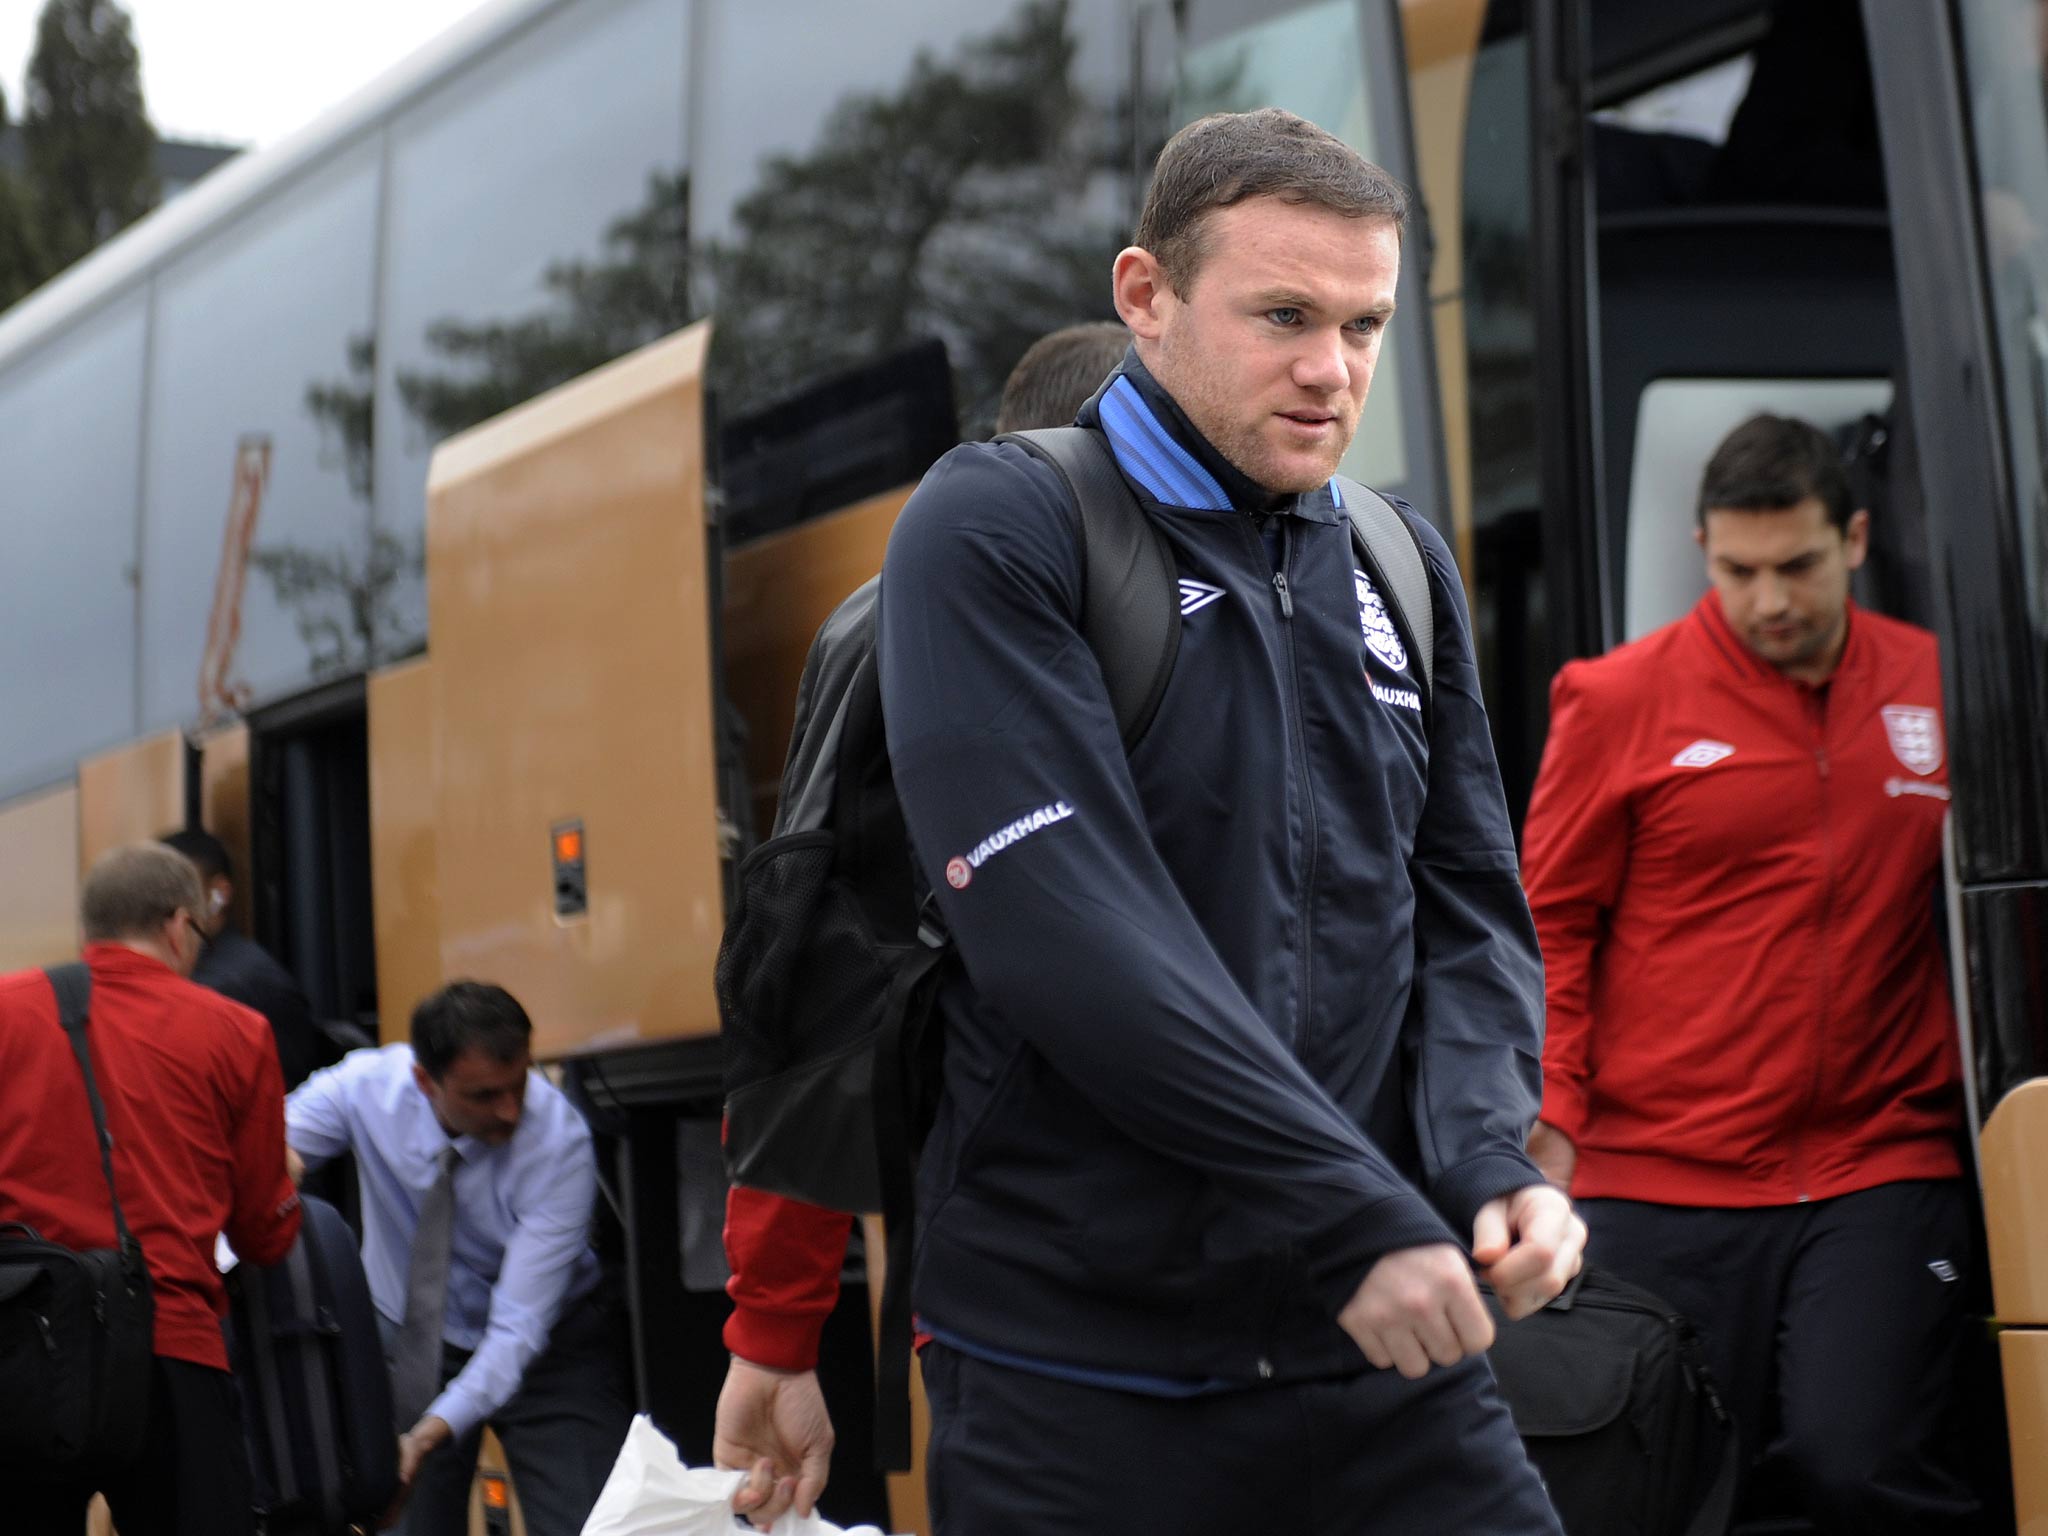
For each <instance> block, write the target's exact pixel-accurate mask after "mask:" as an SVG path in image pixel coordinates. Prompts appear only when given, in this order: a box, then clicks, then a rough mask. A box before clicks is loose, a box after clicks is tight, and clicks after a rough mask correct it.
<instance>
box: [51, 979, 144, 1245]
mask: <svg viewBox="0 0 2048 1536" xmlns="http://www.w3.org/2000/svg"><path fill="white" fill-rule="evenodd" d="M43 975H44V976H45V977H47V978H48V979H49V983H50V990H51V991H52V992H54V993H56V994H57V1022H58V1023H60V1024H62V1025H63V1026H64V1033H65V1034H67V1035H69V1036H70V1037H71V1054H72V1055H74V1056H76V1057H77V1058H78V1070H79V1071H80V1072H81V1073H83V1074H84V1076H85V1097H86V1101H87V1102H88V1103H90V1104H91V1105H92V1126H93V1130H94V1131H96V1132H97V1133H98V1135H99V1144H100V1172H102V1173H104V1174H105V1175H106V1176H107V1195H108V1197H109V1198H110V1199H112V1201H113V1202H114V1230H115V1231H117V1232H119V1233H120V1234H121V1258H122V1260H123V1261H124V1262H125V1263H128V1264H131V1265H139V1264H140V1263H141V1262H142V1245H141V1244H140V1243H138V1242H136V1241H135V1234H134V1233H132V1232H130V1231H129V1230H128V1218H127V1217H126V1216H125V1215H124V1214H122V1211H121V1193H120V1191H119V1190H117V1189H115V1188H114V1138H113V1136H112V1135H110V1134H109V1133H108V1131H107V1107H106V1105H104V1104H102V1103H101V1102H100V1085H99V1083H98V1081H97V1080H96V1079H95V1078H94V1077H93V1075H92V1052H91V1051H90V1050H88V1049H87V1048H86V1042H85V1023H86V1019H87V1018H88V1016H89V1015H90V1013H91V1010H92V972H91V971H89V970H87V969H86V968H85V966H84V965H83V964H82V963H80V962H79V961H76V960H74V961H72V962H71V963H70V964H69V965H52V966H46V967H44V969H43Z"/></svg>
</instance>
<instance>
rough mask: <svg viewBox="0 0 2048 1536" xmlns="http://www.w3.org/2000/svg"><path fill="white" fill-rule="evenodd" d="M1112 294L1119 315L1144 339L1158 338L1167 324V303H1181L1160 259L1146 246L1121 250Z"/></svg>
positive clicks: (1112, 278)
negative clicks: (1160, 263)
mask: <svg viewBox="0 0 2048 1536" xmlns="http://www.w3.org/2000/svg"><path fill="white" fill-rule="evenodd" d="M1110 296H1111V298H1112V299H1114V301H1115V303H1116V312H1117V316H1118V318H1120V319H1121V320H1122V321H1123V323H1124V324H1125V325H1127V326H1129V327H1130V331H1131V334H1132V335H1133V336H1135V337H1137V338H1138V339H1139V340H1140V341H1157V340H1158V339H1159V333H1160V332H1161V331H1162V330H1164V329H1165V327H1166V311H1167V306H1168V305H1170V304H1173V303H1175V302H1177V300H1176V299H1175V298H1174V294H1173V289H1172V288H1171V287H1169V286H1168V284H1167V281H1166V273H1165V272H1164V271H1162V270H1161V269H1160V266H1159V259H1158V258H1157V257H1156V256H1154V255H1153V254H1152V253H1151V252H1150V251H1148V250H1146V249H1145V248H1144V247H1143V246H1142V245H1127V246H1125V247H1124V248H1123V249H1122V250H1121V251H1119V252H1117V257H1116V265H1115V266H1114V267H1112V268H1111V269H1110Z"/></svg>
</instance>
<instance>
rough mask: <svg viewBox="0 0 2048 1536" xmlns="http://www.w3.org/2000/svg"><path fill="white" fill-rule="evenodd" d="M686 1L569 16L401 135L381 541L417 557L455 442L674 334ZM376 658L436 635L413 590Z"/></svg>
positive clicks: (507, 48) (385, 321)
mask: <svg viewBox="0 0 2048 1536" xmlns="http://www.w3.org/2000/svg"><path fill="white" fill-rule="evenodd" d="M690 11H691V6H690V4H689V3H688V0H610V3H605V4H585V5H576V6H568V7H558V8H557V9H556V11H555V14H553V15H551V16H548V17H546V18H545V19H543V20H541V21H540V22H538V23H537V24H536V25H535V26H534V27H532V28H531V29H530V30H528V31H526V32H524V33H522V34H521V35H519V36H517V37H516V38H514V39H513V40H511V41H510V42H508V43H506V44H505V45H504V46H503V47H501V48H500V49H498V50H497V51H496V52H494V53H493V54H492V55H491V56H489V57H488V58H486V59H483V60H481V61H479V62H477V63H476V64H474V65H473V66H471V67H470V68H468V69H467V70H465V72H464V73H463V74H462V75H461V76H460V77H458V78H456V79H455V80H452V81H450V82H449V83H448V84H447V85H446V86H444V87H442V88H441V89H439V90H437V91H436V92H435V93H434V94H433V95H432V96H431V97H429V98H427V99H426V100H424V101H422V102H420V103H419V104H418V105H417V106H415V107H414V108H412V109H411V110H409V111H408V112H406V113H404V114H402V115H400V116H399V117H398V118H396V119H395V120H394V121H393V123H392V125H391V128H390V130H389V142H390V156H389V165H390V170H389V179H388V185H387V189H386V199H385V208H386V213H385V218H386V236H385V239H386V251H387V259H386V265H385V281H384V292H383V297H382V314H381V326H380V328H379V330H378V332H377V336H376V342H375V346H374V349H373V351H372V353H371V354H370V355H369V356H368V358H367V361H368V362H369V364H370V367H371V369H372V371H373V373H374V378H375V388H374V391H373V395H374V401H375V415H374V421H373V423H372V430H371V432H370V438H371V442H372V445H373V447H372V454H373V475H372V478H373V480H374V486H375V500H376V519H375V527H376V530H377V533H378V535H380V536H381V537H383V538H384V539H385V540H386V541H387V542H386V547H387V548H389V547H394V544H395V547H396V548H399V549H404V550H409V549H411V548H412V547H414V545H415V543H416V541H417V540H418V539H419V538H420V535H421V532H422V530H423V528H424V526H425V521H426V480H427V466H428V463H429V460H430V459H431V457H432V454H433V450H434V448H435V446H436V445H437V444H439V443H440V442H441V440H442V439H443V438H445V437H447V436H448V435H449V434H450V433H452V432H455V431H459V430H461V429H462V428H465V427H468V426H471V425H473V424H474V423H476V422H478V421H482V420H484V419H486V418H487V417H490V416H492V415H495V414H496V413H497V412H499V411H502V410H505V409H508V408H509V407H511V406H514V405H518V404H520V403H522V402H524V401H526V400H529V399H531V398H532V397H533V396H535V395H537V394H539V393H541V392H542V391H544V390H546V389H548V388H550V387H552V386H554V385H556V384H560V383H563V382H565V381H566V380H568V379H571V378H574V377H576V376H577V375H579V374H582V373H586V372H588V371H589V370H590V369H592V368H596V367H598V366H600V365H602V364H604V363H607V362H610V361H611V360H612V359H614V358H616V357H619V356H621V355H622V354H624V353H626V352H629V351H631V350H633V349H634V348H635V347H638V346H640V345H642V344H643V343H645V342H648V341H652V340H654V339H655V338H656V337H658V336H660V335H662V334H664V333H665V332H667V331H669V330H672V329H674V328H675V326H676V325H677V324H679V323H680V320H681V314H680V307H681V306H680V304H679V302H678V297H679V289H680V277H679V269H680V265H681V262H682V250H683V238H684V236H683V230H682V227H681V219H680V216H679V213H680V209H681V208H682V206H683V202H684V198H685V195H686V194H685V192H684V187H685V177H684V173H683V170H682V167H683V164H684V131H685V124H686V122H687V120H688V113H687V99H686V98H687V89H686V85H687V81H688V79H689V75H690V70H689V35H690ZM391 630H392V633H391V637H390V638H389V640H387V641H386V642H384V644H383V645H382V647H381V650H382V654H381V655H380V656H379V658H378V659H379V660H386V659H389V658H390V657H391V656H393V655H399V654H403V653H404V652H405V651H406V650H409V649H413V648H416V647H417V646H418V645H419V644H420V642H421V641H422V640H423V639H424V637H425V634H426V611H425V592H424V587H416V586H413V585H412V584H409V583H401V584H400V585H399V587H398V589H397V590H396V593H395V595H394V612H393V615H392V619H391Z"/></svg>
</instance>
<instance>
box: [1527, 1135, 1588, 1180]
mask: <svg viewBox="0 0 2048 1536" xmlns="http://www.w3.org/2000/svg"><path fill="white" fill-rule="evenodd" d="M1529 1161H1530V1162H1532V1163H1534V1164H1535V1165H1536V1169H1537V1171H1538V1172H1539V1173H1541V1174H1542V1175H1543V1177H1544V1178H1546V1179H1548V1180H1549V1181H1550V1182H1551V1183H1553V1184H1555V1185H1556V1186H1557V1187H1558V1188H1559V1189H1561V1190H1564V1191H1565V1192H1566V1193H1570V1192H1571V1187H1572V1171H1573V1170H1574V1169H1576V1168H1577V1167H1578V1166H1579V1149H1578V1148H1577V1147H1575V1146H1573V1145H1572V1139H1571V1137H1569V1136H1567V1135H1565V1133H1564V1132H1563V1131H1560V1130H1559V1129H1558V1128H1557V1127H1556V1126H1554V1125H1550V1124H1547V1123H1546V1122H1544V1121H1542V1120H1538V1121H1537V1122H1536V1124H1535V1125H1534V1126H1532V1127H1531V1128H1530V1131H1529Z"/></svg>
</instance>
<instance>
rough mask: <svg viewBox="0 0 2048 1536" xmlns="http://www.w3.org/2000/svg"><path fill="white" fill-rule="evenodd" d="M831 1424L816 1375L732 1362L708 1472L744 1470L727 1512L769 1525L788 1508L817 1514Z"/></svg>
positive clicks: (826, 1469) (828, 1464)
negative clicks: (713, 1468)
mask: <svg viewBox="0 0 2048 1536" xmlns="http://www.w3.org/2000/svg"><path fill="white" fill-rule="evenodd" d="M832 1439H833V1437H832V1419H831V1416H830V1415H829V1414H827V1413H826V1412H825V1394H824V1391H823V1390H822V1389H821V1388H820V1387H819V1385H818V1373H817V1372H816V1371H778V1370H773V1369H771V1368H769V1367H767V1366H764V1365H754V1364H752V1363H751V1362H749V1361H746V1360H742V1359H740V1358H738V1357H737V1356H735V1357H734V1358H733V1362H732V1364H731V1365H730V1366H729V1367H727V1369H726V1373H725V1386H724V1388H723V1389H722V1390H721V1391H720V1392H719V1394H718V1422H717V1425H716V1427H715V1429H714V1431H713V1435H712V1441H711V1460H712V1462H713V1464H714V1465H716V1466H720V1467H725V1468H729V1469H733V1470H738V1471H744V1472H745V1473H746V1474H747V1480H746V1482H745V1483H744V1484H743V1485H742V1486H741V1488H740V1491H739V1493H738V1494H737V1495H735V1496H734V1498H733V1501H732V1507H733V1511H734V1512H735V1513H736V1514H741V1515H745V1516H746V1517H747V1518H748V1519H749V1520H751V1521H752V1522H753V1523H754V1524H755V1525H758V1526H762V1527H766V1526H770V1525H773V1524H774V1523H775V1521H776V1519H777V1518H778V1517H779V1516H780V1515H781V1514H782V1512H783V1511H784V1510H786V1509H788V1508H790V1506H791V1505H794V1506H795V1507H796V1511H797V1513H798V1514H800V1515H808V1514H809V1513H810V1512H811V1511H812V1510H813V1509H814V1508H816V1507H817V1503H818V1496H819V1495H820V1494H822V1493H823V1492H824V1491H825V1479H826V1478H827V1477H828V1476H829V1475H830V1474H831V1470H832Z"/></svg>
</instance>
